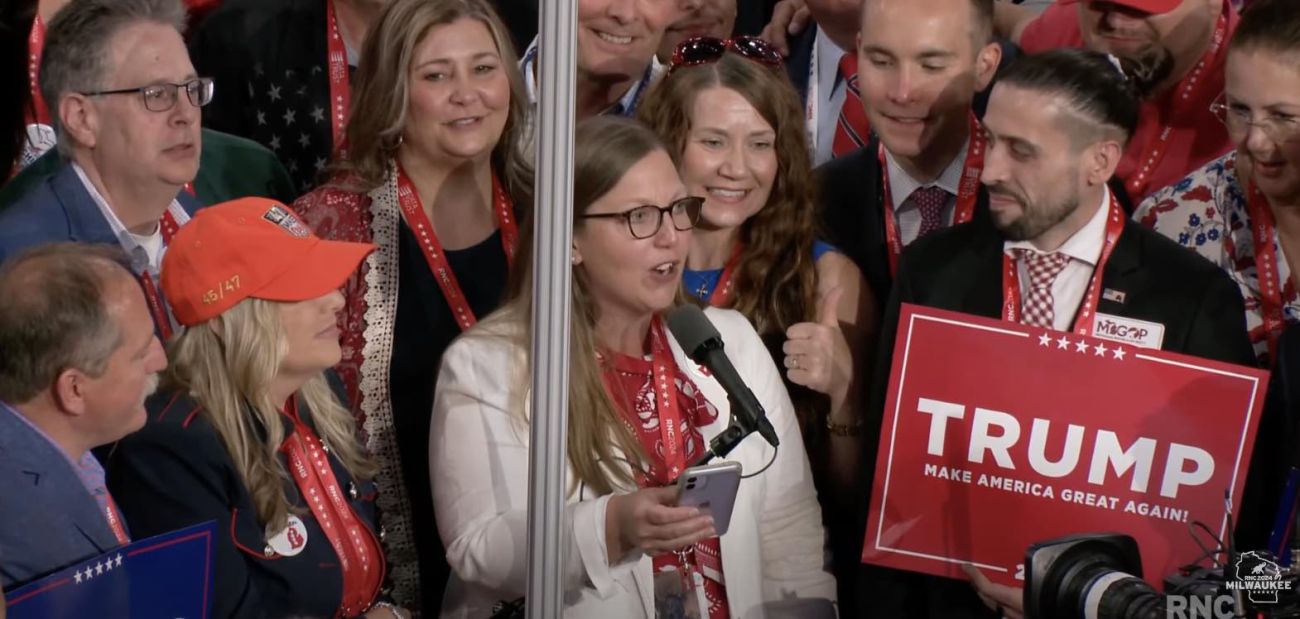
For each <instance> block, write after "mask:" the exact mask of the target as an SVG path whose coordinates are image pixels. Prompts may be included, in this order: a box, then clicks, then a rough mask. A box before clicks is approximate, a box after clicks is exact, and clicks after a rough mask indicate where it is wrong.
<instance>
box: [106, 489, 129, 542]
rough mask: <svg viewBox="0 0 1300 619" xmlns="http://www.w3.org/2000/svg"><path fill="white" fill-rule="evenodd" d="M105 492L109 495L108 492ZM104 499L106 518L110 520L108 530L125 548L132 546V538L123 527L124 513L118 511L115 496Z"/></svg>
mask: <svg viewBox="0 0 1300 619" xmlns="http://www.w3.org/2000/svg"><path fill="white" fill-rule="evenodd" d="M105 492H106V494H107V491H105ZM104 499H105V500H104V517H105V518H106V519H107V520H108V528H109V529H110V530H112V531H113V537H116V538H117V543H119V544H122V545H123V546H125V545H127V544H130V543H131V536H129V535H127V534H126V527H124V526H122V513H121V512H119V511H117V504H116V503H114V502H113V495H111V494H108V495H107V496H105V497H104Z"/></svg>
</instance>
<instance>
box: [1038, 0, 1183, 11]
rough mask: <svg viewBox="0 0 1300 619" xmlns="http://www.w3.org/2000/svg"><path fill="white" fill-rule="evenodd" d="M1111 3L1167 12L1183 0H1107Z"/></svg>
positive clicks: (1066, 1)
mask: <svg viewBox="0 0 1300 619" xmlns="http://www.w3.org/2000/svg"><path fill="white" fill-rule="evenodd" d="M1081 1H1082V0H1061V4H1075V3H1077V2H1081ZM1107 1H1108V2H1110V3H1111V4H1118V5H1120V6H1126V7H1129V8H1131V9H1137V10H1139V11H1142V12H1143V13H1152V14H1156V13H1168V12H1169V11H1172V10H1174V9H1176V8H1178V5H1180V4H1182V3H1183V0H1107Z"/></svg>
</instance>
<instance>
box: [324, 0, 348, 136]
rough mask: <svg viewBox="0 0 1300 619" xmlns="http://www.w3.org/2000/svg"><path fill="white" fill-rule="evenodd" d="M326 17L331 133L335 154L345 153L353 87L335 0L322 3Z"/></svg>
mask: <svg viewBox="0 0 1300 619" xmlns="http://www.w3.org/2000/svg"><path fill="white" fill-rule="evenodd" d="M325 19H326V23H327V27H328V29H329V32H327V33H326V34H325V39H326V42H327V44H328V46H329V77H330V136H331V138H333V140H334V151H335V154H336V155H337V156H338V157H340V158H345V157H346V156H347V147H346V145H345V144H344V143H343V142H344V138H345V136H344V135H343V132H344V129H345V128H346V127H347V122H348V112H349V111H350V110H351V109H352V87H351V86H350V85H349V84H348V49H347V45H345V44H344V43H343V35H342V34H341V33H340V32H339V20H338V18H337V17H335V15H334V0H329V2H326V3H325Z"/></svg>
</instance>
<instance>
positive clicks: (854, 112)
mask: <svg viewBox="0 0 1300 619" xmlns="http://www.w3.org/2000/svg"><path fill="white" fill-rule="evenodd" d="M839 70H840V77H841V78H842V79H843V80H844V104H843V105H841V106H840V114H839V120H837V121H836V123H835V135H834V136H833V137H832V139H831V155H832V156H833V157H842V156H844V155H847V154H849V153H851V152H853V151H855V150H857V149H859V148H862V147H863V146H866V145H867V136H868V135H869V134H870V132H871V122H870V121H868V120H867V110H866V109H864V108H863V107H862V92H861V91H860V90H858V55H857V54H854V53H849V54H844V56H842V57H841V58H840V65H839Z"/></svg>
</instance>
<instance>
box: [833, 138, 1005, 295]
mask: <svg viewBox="0 0 1300 619" xmlns="http://www.w3.org/2000/svg"><path fill="white" fill-rule="evenodd" d="M879 144H880V140H879V138H877V137H876V136H875V135H874V134H873V135H872V136H871V141H869V142H868V143H867V146H866V147H865V148H862V149H859V150H857V151H855V152H853V153H851V154H848V155H845V156H843V157H839V158H837V159H832V160H830V161H827V162H826V163H824V164H822V165H821V166H819V167H818V168H817V178H818V183H819V187H820V195H819V200H818V203H819V209H820V218H819V219H820V224H821V227H822V229H821V230H820V232H821V234H822V238H824V239H826V242H828V243H830V244H831V245H834V246H835V248H836V249H839V250H840V251H841V252H843V253H844V255H846V256H848V257H849V259H851V260H853V263H854V264H856V265H858V269H860V270H861V271H862V276H863V277H865V278H866V280H867V284H869V285H870V286H871V291H872V292H874V293H875V295H876V300H877V303H879V305H880V307H878V308H877V309H883V308H884V304H885V300H886V299H887V298H889V290H890V288H891V287H892V285H893V281H894V278H893V276H892V275H891V274H890V273H889V244H888V243H887V242H886V241H885V206H884V205H885V190H884V182H883V181H882V178H883V177H882V175H883V174H884V170H883V168H882V167H881V165H880V159H879V157H877V155H876V153H877V148H878V146H879ZM987 218H988V193H987V192H986V191H985V190H984V188H983V187H981V188H980V192H979V196H978V197H977V199H976V203H975V219H977V220H984V219H987Z"/></svg>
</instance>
